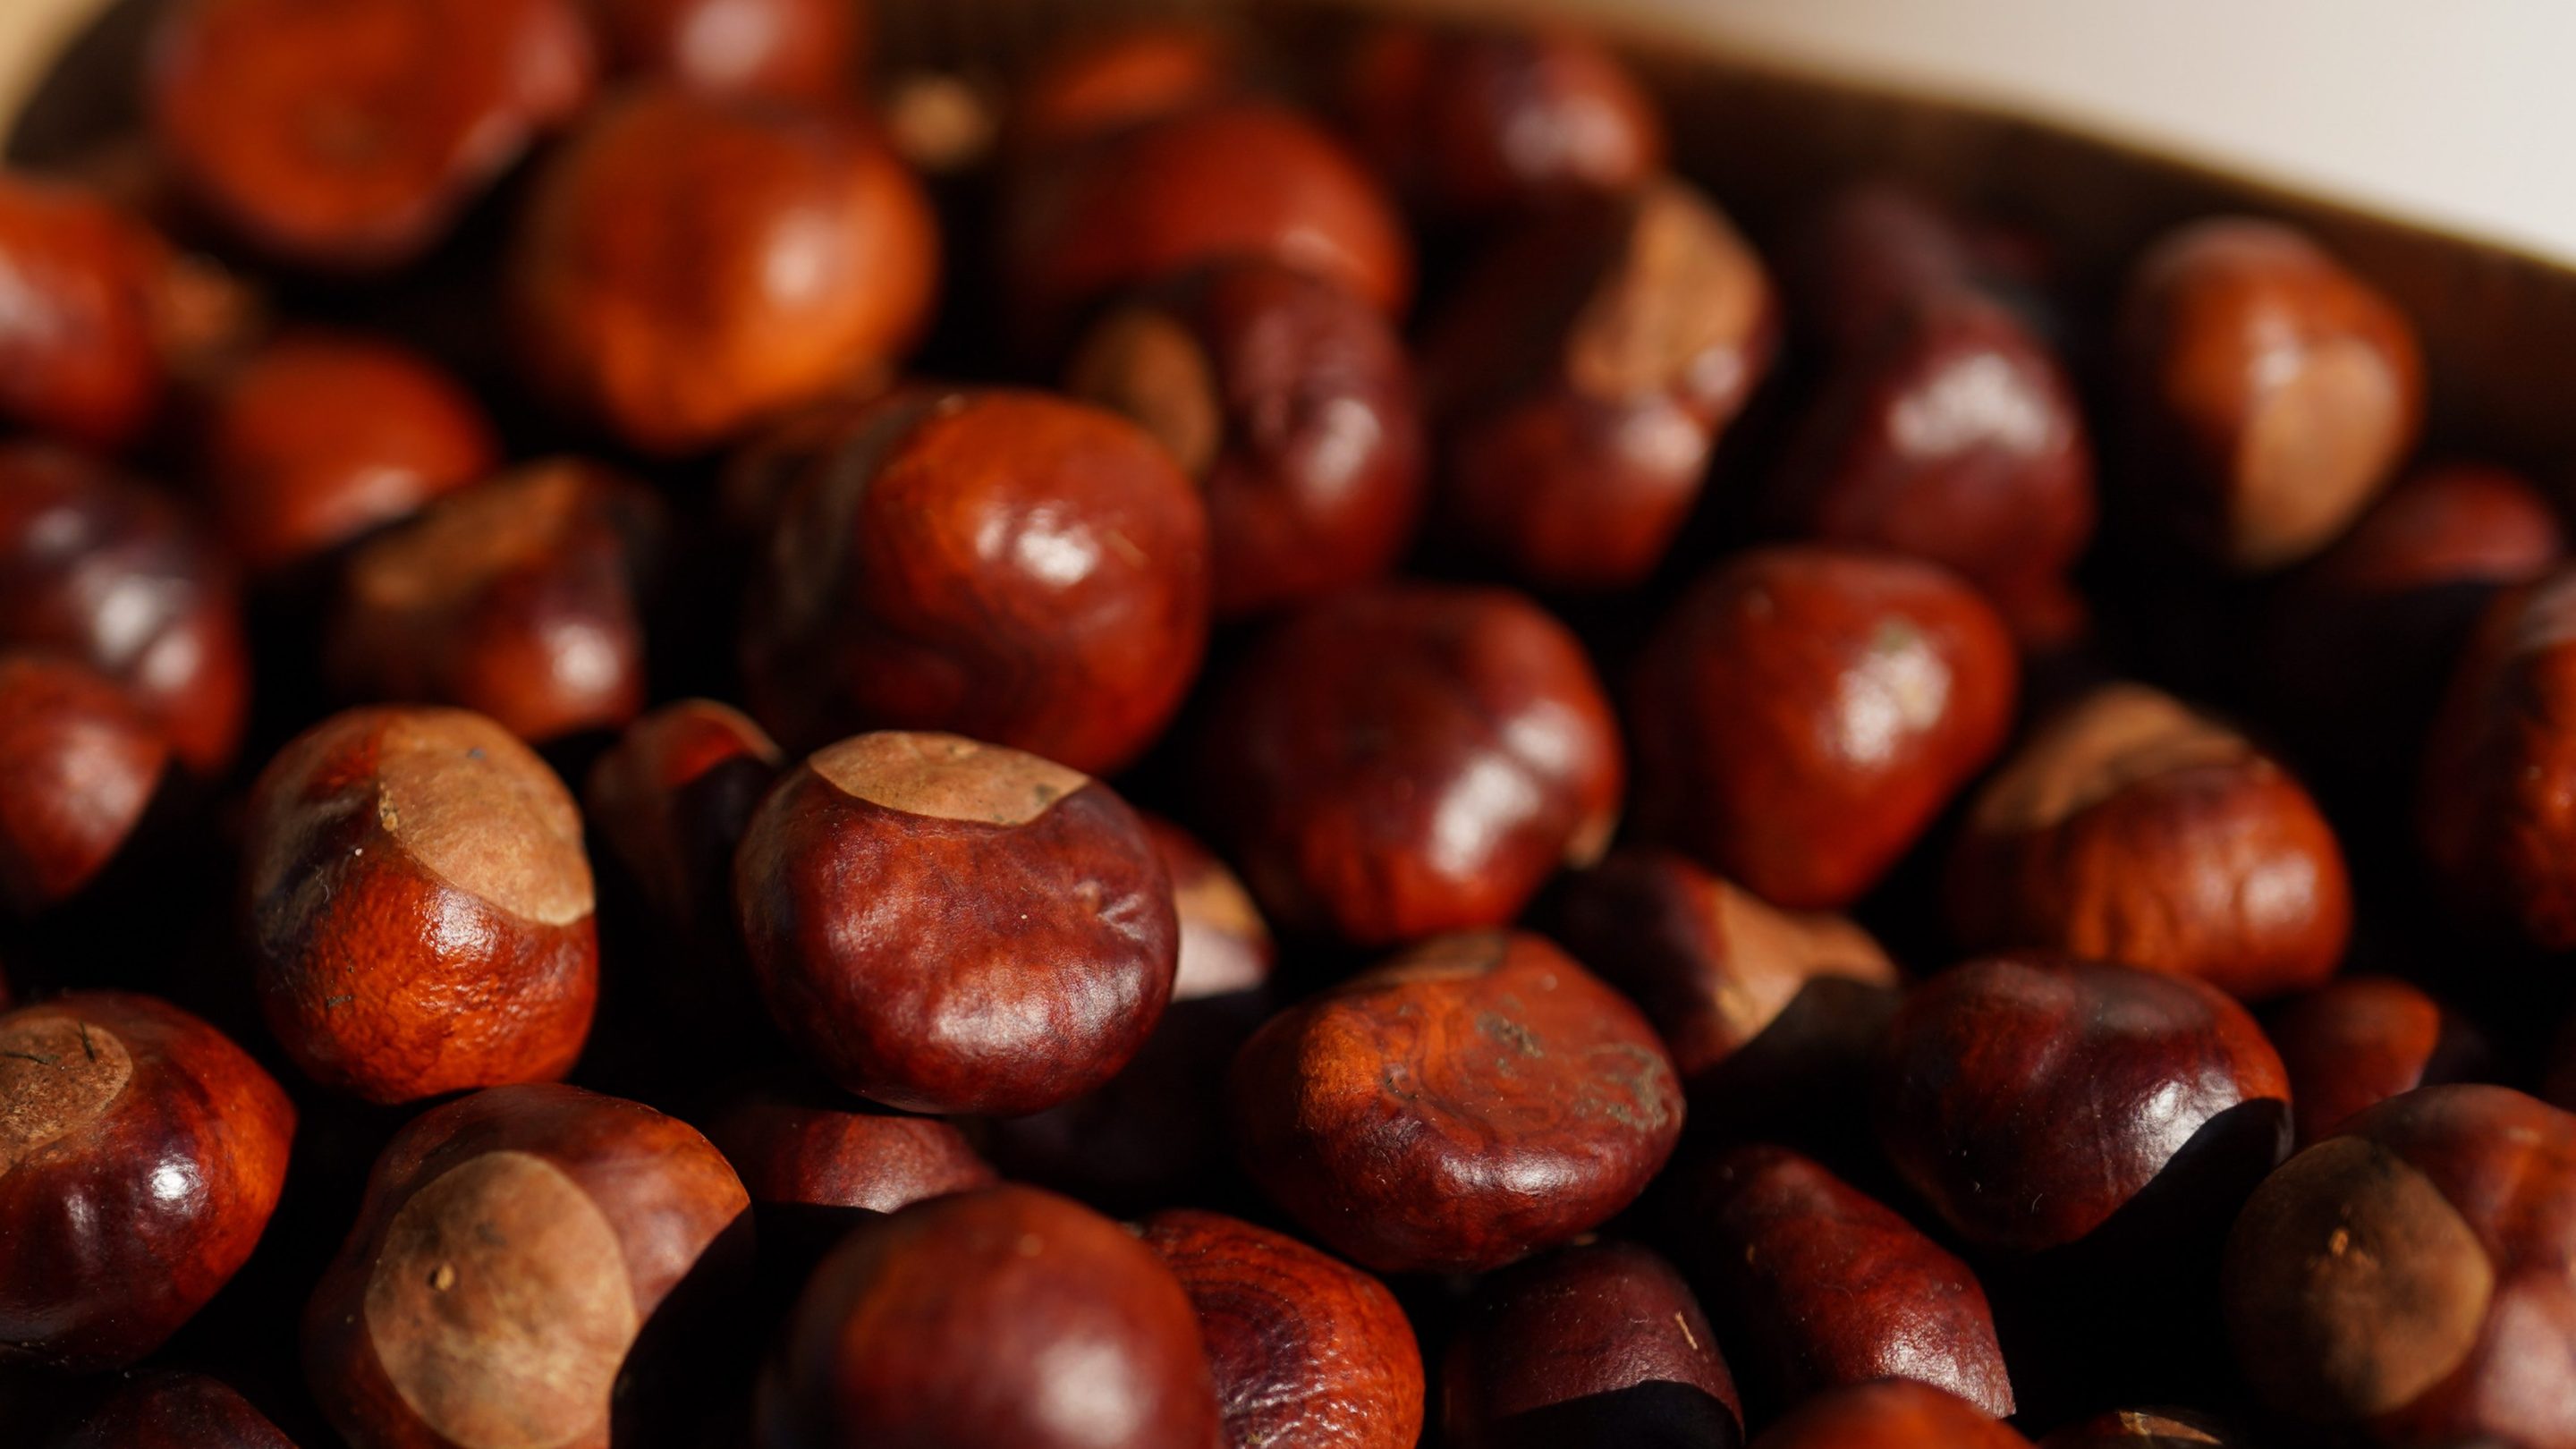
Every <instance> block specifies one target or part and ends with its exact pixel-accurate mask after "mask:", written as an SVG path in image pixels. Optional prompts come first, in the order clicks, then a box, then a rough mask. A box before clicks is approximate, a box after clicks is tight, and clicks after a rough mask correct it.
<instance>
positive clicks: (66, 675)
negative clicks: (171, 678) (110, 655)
mask: <svg viewBox="0 0 2576 1449" xmlns="http://www.w3.org/2000/svg"><path fill="white" fill-rule="evenodd" d="M170 764H171V761H170V743H169V741H168V740H166V739H164V738H163V737H162V734H161V731H160V729H159V728H158V727H156V726H155V725H154V724H153V723H152V722H151V721H150V720H148V719H145V718H144V717H143V711H142V710H141V709H140V708H139V707H138V706H136V704H135V703H134V701H133V700H132V699H130V698H128V697H127V695H126V693H125V691H123V690H121V689H119V688H117V687H116V686H115V685H114V684H112V683H109V682H108V681H107V680H106V679H104V678H102V677H101V676H99V675H98V674H96V673H94V672H93V671H91V670H88V669H85V668H83V667H82V666H80V665H78V664H75V663H72V662H71V661H69V660H66V659H57V658H52V657H49V656H45V655H40V654H18V653H10V654H0V903H5V904H6V905H7V906H8V908H9V909H11V910H13V911H15V912H17V913H18V914H20V915H22V916H32V915H35V914H37V913H38V912H40V911H43V910H45V909H47V908H48V907H51V906H56V905H60V904H61V903H63V902H64V901H67V900H69V899H71V898H72V897H74V896H76V895H78V894H80V892H81V890H82V889H83V888H84V887H86V886H87V885H89V884H90V882H92V881H94V880H96V879H98V877H99V875H100V873H101V872H103V871H105V870H106V869H107V867H108V866H109V864H110V863H111V862H113V861H115V860H116V859H117V858H118V856H119V855H120V854H121V853H122V852H123V851H124V849H125V847H126V845H127V843H128V842H130V841H132V840H133V839H134V837H135V835H136V833H137V828H138V827H139V826H140V825H141V824H142V822H143V817H144V811H145V810H146V809H148V808H149V807H150V806H151V804H152V802H153V800H154V799H155V797H157V796H158V795H159V794H160V793H161V790H162V787H163V782H164V781H165V780H166V779H167V778H168V773H167V772H168V771H169V769H170ZM5 1004H6V1003H5V1002H0V1005H5Z"/></svg>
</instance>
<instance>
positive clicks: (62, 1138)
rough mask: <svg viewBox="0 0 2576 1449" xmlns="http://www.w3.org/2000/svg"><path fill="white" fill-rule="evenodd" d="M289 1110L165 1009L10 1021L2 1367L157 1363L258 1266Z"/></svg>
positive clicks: (223, 1043) (105, 1006) (234, 1050)
mask: <svg viewBox="0 0 2576 1449" xmlns="http://www.w3.org/2000/svg"><path fill="white" fill-rule="evenodd" d="M294 1135H295V1108H294V1106H293V1105H292V1104H291V1103H289V1102H288V1101H287V1098H286V1093H285V1092H284V1091H282V1090H280V1089H279V1087H278V1085H277V1083H276V1081H275V1080H273V1079H272V1078H271V1077H270V1076H269V1075H268V1073H267V1072H265V1071H262V1070H261V1069H260V1066H259V1064H258V1063H257V1062H254V1061H252V1060H251V1058H250V1056H249V1054H247V1053H245V1052H244V1051H243V1050H242V1049H241V1048H239V1047H237V1046H235V1045H233V1044H232V1042H231V1041H229V1040H227V1039H226V1038H225V1037H224V1035H223V1034H222V1033H221V1032H218V1031H216V1030H215V1029H214V1028H213V1027H211V1026H208V1025H207V1024H206V1023H204V1022H202V1021H200V1020H198V1019H197V1018H196V1017H193V1016H191V1015H189V1014H188V1013H186V1012H184V1011H181V1010H179V1009H178V1008H177V1007H175V1006H171V1005H169V1004H167V1003H165V1002H162V1001H158V1000H155V999H154V998H152V997H148V996H134V995H129V994H127V993H124V992H115V991H94V992H75V993H73V994H71V995H68V996H60V997H56V998H54V999H53V1000H51V1001H43V1002H38V1003H36V1004H34V1005H31V1006H22V1007H20V1008H18V1009H17V1010H16V1011H13V1012H9V1013H8V1014H6V1015H0V1364H7V1363H25V1364H36V1365H39V1366H42V1367H46V1368H50V1369H57V1370H63V1371H67V1372H73V1373H91V1372H96V1371H98V1370H101V1369H111V1368H121V1367H124V1366H126V1365H128V1364H132V1363H134V1362H136V1361H137V1360H139V1359H141V1358H143V1357H144V1356H145V1355H147V1354H149V1353H151V1352H152V1351H153V1350H154V1349H156V1348H159V1347H160V1346H161V1344H162V1342H163V1341H164V1340H166V1339H168V1338H169V1337H170V1335H171V1334H172V1333H174V1332H176V1331H177V1330H178V1328H179V1326H180V1325H181V1324H183V1323H186V1322H187V1321H188V1320H189V1318H191V1317H193V1316H194V1315H195V1314H196V1312H197V1310H198V1309H200V1308H203V1307H204V1306H205V1305H206V1302H207V1300H208V1299H211V1298H213V1297H214V1296H215V1291H216V1290H217V1289H219V1288H221V1287H223V1286H224V1284H225V1282H226V1281H228V1280H229V1279H230V1278H231V1277H232V1276H233V1273H234V1271H235V1270H236V1269H238V1268H240V1267H241V1265H242V1263H243V1262H244V1261H245V1260H246V1259H248V1258H249V1257H250V1252H251V1249H252V1247H253V1246H255V1245H256V1244H257V1243H258V1242H259V1238H260V1233H261V1232H262V1230H264V1229H265V1228H266V1227H267V1226H268V1218H269V1214H270V1212H271V1211H272V1210H274V1209H275V1208H276V1206H277V1198H278V1193H279V1191H280V1190H281V1189H282V1188H283V1187H284V1186H285V1182H286V1159H287V1148H288V1144H289V1143H290V1142H291V1140H292V1139H293V1137H294Z"/></svg>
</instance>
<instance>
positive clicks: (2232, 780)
mask: <svg viewBox="0 0 2576 1449" xmlns="http://www.w3.org/2000/svg"><path fill="white" fill-rule="evenodd" d="M1947 890H1948V900H1949V908H1950V921H1951V926H1952V929H1953V931H1954V932H1955V933H1956V935H1957V937H1958V939H1959V941H1960V943H1961V944H1962V945H1964V946H1966V947H1967V948H1968V949H1970V950H1976V951H1992V950H2004V949H2031V950H2040V951H2055V952H2061V953H2064V954H2067V955H2071V956H2080V957H2084V958H2087V959H2094V960H2104V961H2122V962H2126V963H2128V964H2130V965H2132V966H2144V967H2149V968H2151V969H2154V970H2158V971H2171V972H2176V973H2178V974H2181V975H2185V976H2196V977H2199V978H2200V979H2202V980H2204V981H2207V982H2209V983H2211V984H2212V985H2215V986H2217V987H2218V988H2220V989H2221V990H2223V991H2226V992H2228V993H2230V994H2232V995H2235V996H2238V997H2241V998H2244V999H2246V1000H2261V999H2263V998H2266V997H2272V996H2278V995H2281V994H2282V993H2284V992H2289V991H2297V990H2303V989H2306V988H2308V987H2312V986H2316V985H2318V984H2319V983H2321V982H2323V981H2324V980H2325V979H2326V978H2327V977H2328V976H2330V975H2332V974H2333V973H2334V970H2335V968H2336V967H2337V966H2339V965H2341V964H2342V962H2343V954H2344V947H2345V945H2346V943H2347V942H2348V941H2349V940H2350V938H2351V935H2352V882H2351V879H2350V876H2349V874H2348V872H2347V871H2346V869H2345V865H2344V857H2343V849H2342V847H2341V846H2340V845H2339V844H2338V843H2337V842H2336V840H2335V834H2334V827H2333V826H2331V825H2330V824H2328V823H2327V821H2326V817H2325V812H2323V811H2322V810H2320V809H2319V808H2318V807H2317V803H2316V801H2315V800H2313V799H2312V798H2310V797H2309V795H2308V792H2307V790H2306V789H2305V788H2304V787H2302V786H2301V785H2300V784H2299V782H2298V780H2297V779H2295V778H2294V777H2292V775H2291V774H2290V772H2289V771H2288V770H2287V769H2285V768H2284V767H2282V766H2281V765H2280V764H2279V763H2278V762H2276V761H2274V760H2273V759H2272V758H2271V757H2270V756H2268V755H2265V754H2263V753H2262V752H2261V751H2259V750H2257V749H2256V748H2255V747H2254V746H2253V744H2252V743H2251V742H2249V741H2248V740H2246V739H2245V737H2244V736H2242V735H2240V734H2237V733H2236V732H2235V731H2234V730H2232V729H2229V728H2228V727H2227V726H2225V725H2222V724H2219V723H2217V722H2216V721H2214V720H2210V719H2208V718H2206V717H2204V716H2202V715H2199V714H2197V713H2195V712H2193V711H2192V710H2191V709H2190V708H2189V707H2188V706H2186V705H2184V704H2182V703H2181V702H2180V701H2178V700H2175V699H2173V698H2171V697H2170V696H2167V695H2164V694H2162V693H2159V692H2157V691H2155V690H2152V689H2149V688H2146V687H2144V686H2142V685H2135V684H2110V685H2104V686H2101V687H2099V688H2097V689H2095V690H2094V691H2093V692H2091V693H2090V694H2087V695H2085V696H2083V697H2082V698H2080V699H2078V700H2076V701H2074V702H2073V703H2071V704H2069V705H2067V706H2065V707H2064V708H2062V709H2060V710H2059V711H2058V712H2057V713H2056V714H2055V715H2054V716H2052V717H2051V718H2050V719H2048V720H2047V721H2046V722H2044V723H2043V724H2042V725H2041V726H2040V727H2039V728H2038V729H2037V730H2036V731H2035V732H2034V733H2033V734H2032V735H2031V737H2030V738H2029V739H2028V740H2027V741H2026V742H2024V744H2023V745H2022V747H2021V749H2020V750H2019V752H2018V753H2016V754H2015V755H2014V756H2013V757H2012V758H2011V759H2010V760H2008V761H2007V762H2006V763H2005V765H2004V766H2003V768H2002V769H2000V770H1998V771H1997V772H1996V773H1995V775H1994V777H1993V778H1992V779H1990V780H1988V781H1987V782H1986V784H1985V786H1984V788H1983V789H1981V790H1980V791H1979V792H1978V794H1977V797H1976V799H1975V801H1974V803H1973V804H1972V805H1971V806H1970V807H1969V810H1968V817H1967V823H1966V825H1965V827H1964V828H1963V829H1962V830H1961V831H1960V833H1959V838H1958V841H1957V844H1956V845H1955V846H1954V847H1953V848H1952V853H1951V859H1950V876H1949V882H1948V886H1947Z"/></svg>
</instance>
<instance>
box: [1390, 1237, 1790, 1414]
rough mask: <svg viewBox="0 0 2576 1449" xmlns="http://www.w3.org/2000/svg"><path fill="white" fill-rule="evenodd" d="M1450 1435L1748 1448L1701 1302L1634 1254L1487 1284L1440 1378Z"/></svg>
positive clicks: (1548, 1261) (1573, 1261)
mask: <svg viewBox="0 0 2576 1449" xmlns="http://www.w3.org/2000/svg"><path fill="white" fill-rule="evenodd" d="M1440 1422H1441V1426H1442V1427H1443V1428H1444V1429H1446V1430H1447V1431H1448V1436H1449V1443H1450V1444H1451V1445H1453V1446H1455V1449H1561V1446H1566V1445H1583V1446H1601V1449H1608V1446H1611V1445H1630V1446H1636V1449H1736V1446H1738V1445H1740V1444H1742V1443H1743V1442H1744V1412H1743V1408H1742V1406H1741V1405H1739V1404H1738V1403H1737V1402H1736V1397H1735V1380H1734V1378H1733V1376H1732V1375H1730V1374H1729V1373H1728V1371H1727V1366H1726V1359H1725V1357H1724V1356H1723V1355H1722V1354H1720V1353H1719V1351H1718V1346H1717V1336H1716V1335H1715V1334H1714V1333H1712V1332H1710V1331H1709V1326H1708V1319H1707V1318H1706V1317H1705V1316H1704V1315H1702V1314H1701V1312H1700V1307H1699V1301H1698V1300H1697V1299H1695V1298H1693V1297H1692V1296H1691V1291H1690V1288H1689V1286H1688V1285H1687V1284H1685V1283H1684V1282H1683V1281H1682V1276H1681V1274H1679V1273H1677V1272H1675V1271H1673V1266H1672V1265H1671V1264H1670V1263H1667V1262H1665V1261H1664V1260H1663V1259H1662V1258H1660V1257H1657V1256H1656V1255H1655V1254H1654V1253H1652V1252H1649V1251H1647V1250H1646V1249H1644V1248H1640V1247H1635V1246H1633V1245H1631V1244H1627V1243H1587V1244H1583V1245H1581V1246H1578V1247H1571V1248H1563V1249H1559V1250H1558V1251H1556V1252H1553V1253H1549V1254H1547V1255H1546V1256H1544V1257H1539V1258H1533V1259H1531V1260H1530V1261H1528V1262H1526V1263H1519V1264H1515V1265H1514V1266H1512V1267H1509V1268H1506V1269H1504V1270H1503V1271H1501V1272H1499V1273H1496V1274H1494V1275H1493V1276H1492V1277H1490V1278H1487V1279H1486V1280H1485V1281H1484V1282H1483V1283H1481V1284H1479V1285H1478V1287H1477V1291H1476V1295H1475V1297H1474V1299H1473V1300H1472V1301H1471V1302H1470V1303H1469V1305H1468V1307H1467V1311H1466V1316H1465V1319H1464V1321H1463V1323H1462V1324H1461V1326H1460V1328H1459V1332H1458V1336H1457V1337H1456V1338H1455V1339H1453V1340H1451V1342H1450V1345H1449V1355H1448V1358H1447V1360H1446V1361H1445V1362H1444V1363H1443V1364H1442V1365H1441V1373H1440ZM1408 1442H1410V1441H1408Z"/></svg>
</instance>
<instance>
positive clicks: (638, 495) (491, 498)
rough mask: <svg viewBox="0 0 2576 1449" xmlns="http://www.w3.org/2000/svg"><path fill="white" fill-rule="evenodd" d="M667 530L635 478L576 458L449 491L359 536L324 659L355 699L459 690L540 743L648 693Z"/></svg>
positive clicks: (467, 703) (621, 710) (455, 699)
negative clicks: (653, 607) (648, 628)
mask: <svg viewBox="0 0 2576 1449" xmlns="http://www.w3.org/2000/svg"><path fill="white" fill-rule="evenodd" d="M666 531H667V524H666V522H665V519H664V513H663V508H662V505H661V502H660V500H659V499H658V498H656V497H655V496H654V495H653V494H652V493H650V492H649V491H647V490H646V489H645V488H644V487H643V486H642V485H640V484H637V483H635V482H633V481H631V480H629V479H626V478H624V477H621V476H619V475H618V474H615V473H612V472H609V471H608V470H606V469H604V468H601V467H599V466H597V465H595V464H591V463H586V462H582V461H580V460H577V459H556V460H552V461H548V462H541V463H534V464H530V465H527V466H525V467H521V468H518V469H514V470H512V471H511V472H508V473H504V474H501V475H500V476H498V477H496V478H491V479H487V480H485V481H484V482H481V483H478V484H476V485H475V486H473V487H471V488H467V489H464V490H463V491H460V492H456V493H452V494H449V495H448V496H447V497H445V498H442V499H440V500H439V501H437V502H436V503H433V504H431V505H430V506H429V507H428V508H426V509H424V510H423V511H422V512H421V513H420V515H419V516H418V517H417V518H414V519H412V520H411V521H410V522H408V523H404V524H401V525H398V526H396V527H395V528H393V529H391V530H389V531H387V532H386V533H384V534H382V535H381V536H379V537H376V538H374V539H371V540H369V541H368V542H366V543H365V544H362V545H360V546H359V548H358V549H357V551H356V552H354V553H352V554H351V555H350V557H349V560H348V563H347V566H346V568H345V569H344V570H343V571H342V574H341V583H340V598H339V607H338V608H337V609H336V610H335V611H334V612H333V614H332V615H331V619H330V623H329V625H328V630H327V634H326V637H325V640H324V645H323V648H324V663H325V666H326V668H327V669H328V671H329V672H330V674H331V676H332V678H333V680H334V681H335V682H336V683H337V684H338V686H339V689H340V692H341V693H342V694H343V695H345V696H348V697H351V698H355V699H361V700H389V701H400V702H404V703H418V704H443V705H453V706H456V707H458V708H462V709H470V710H474V711H476V712H478V713H480V714H484V715H487V716H489V717H490V718H492V719H493V720H495V721H496V722H498V723H499V724H500V725H501V726H502V727H503V728H505V729H507V730H509V731H510V732H511V733H512V734H515V735H517V736H519V737H520V738H521V739H524V740H528V741H530V742H533V743H539V744H542V743H545V742H546V741H549V740H555V739H560V738H562V737H564V736H566V735H573V734H579V733H582V732H583V731H586V730H602V729H616V728H618V727H619V726H621V725H624V724H625V723H626V722H627V721H628V720H630V719H632V718H634V717H635V715H636V713H637V712H638V711H640V710H641V709H642V708H643V707H644V693H645V657H644V645H645V640H644V619H643V614H644V599H645V596H646V595H647V594H648V593H650V591H651V588H652V579H653V576H654V574H655V571H656V568H657V564H658V558H659V555H660V553H661V551H662V547H663V536H664V534H665V533H666Z"/></svg>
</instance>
